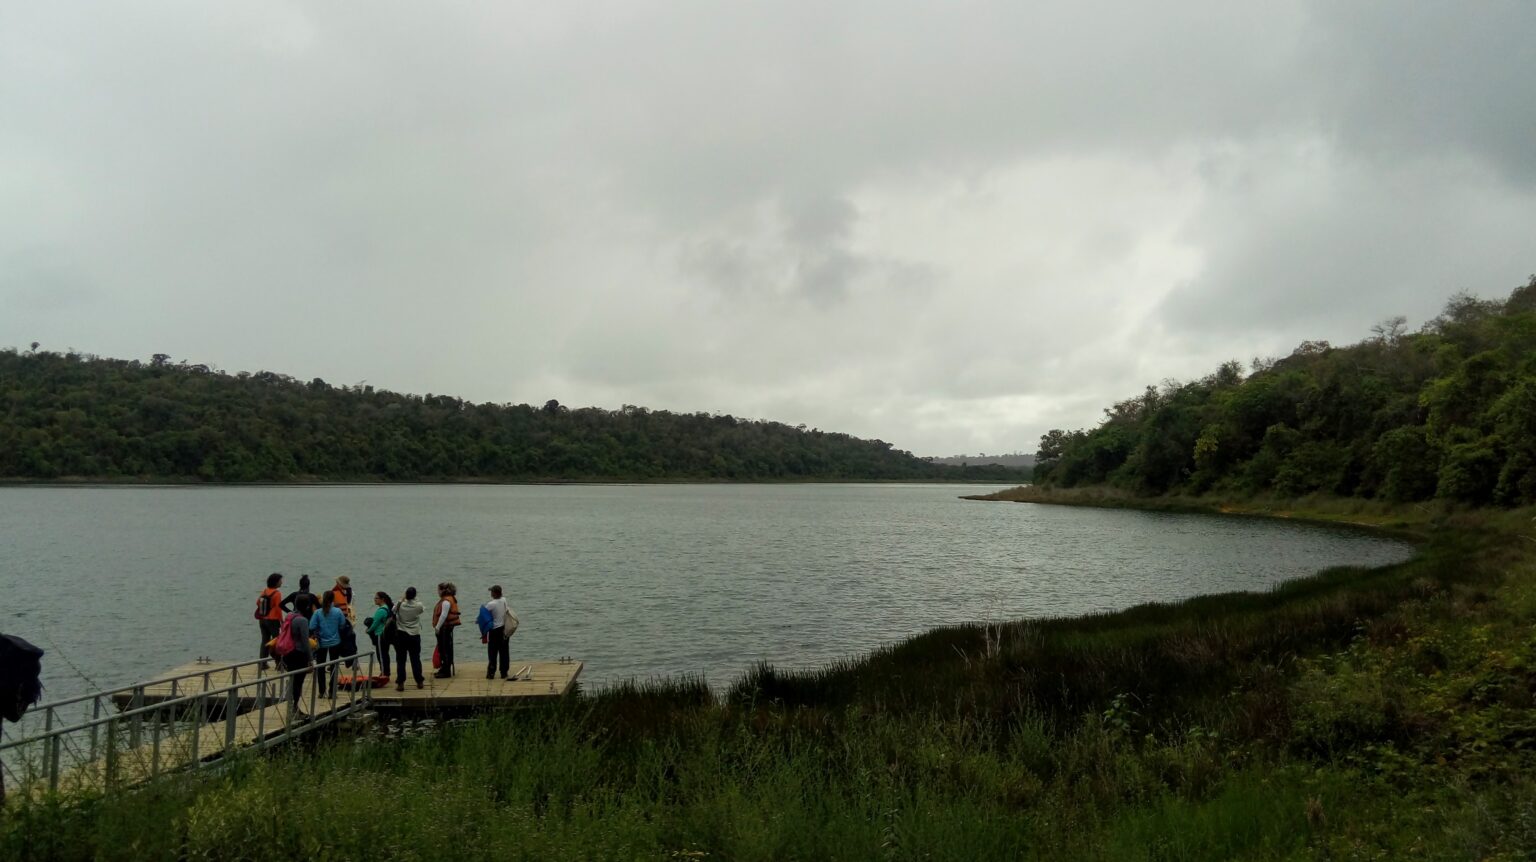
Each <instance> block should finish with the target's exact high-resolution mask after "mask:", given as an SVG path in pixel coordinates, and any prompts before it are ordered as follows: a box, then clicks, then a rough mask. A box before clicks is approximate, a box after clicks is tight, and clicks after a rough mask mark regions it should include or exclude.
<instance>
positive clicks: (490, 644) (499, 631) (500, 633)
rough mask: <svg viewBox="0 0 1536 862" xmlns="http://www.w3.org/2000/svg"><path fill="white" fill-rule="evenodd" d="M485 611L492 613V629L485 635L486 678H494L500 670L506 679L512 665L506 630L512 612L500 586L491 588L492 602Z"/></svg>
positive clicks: (489, 602) (487, 604) (488, 603)
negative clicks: (508, 615)
mask: <svg viewBox="0 0 1536 862" xmlns="http://www.w3.org/2000/svg"><path fill="white" fill-rule="evenodd" d="M485 609H486V610H487V611H490V613H491V629H490V631H488V632H486V633H485V634H486V639H485V655H486V664H485V678H486V679H491V678H492V677H494V676H495V675H496V671H497V670H498V668H499V669H500V671H501V678H502V679H506V678H507V669H508V668H509V667H510V666H511V664H512V651H511V645H510V644H509V643H507V629H506V625H507V614H508V613H511V611H510V610H509V609H508V608H507V600H506V599H504V598H502V597H501V587H500V586H495V587H491V600H490V601H488V602H486V603H485Z"/></svg>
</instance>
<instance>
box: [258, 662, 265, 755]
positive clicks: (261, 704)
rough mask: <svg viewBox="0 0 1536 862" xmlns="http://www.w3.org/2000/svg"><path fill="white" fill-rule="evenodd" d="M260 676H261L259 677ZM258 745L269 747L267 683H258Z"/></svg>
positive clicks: (263, 681) (262, 681)
mask: <svg viewBox="0 0 1536 862" xmlns="http://www.w3.org/2000/svg"><path fill="white" fill-rule="evenodd" d="M258 676H259V675H258ZM256 744H257V745H258V746H261V747H263V748H265V747H266V745H267V681H266V680H261V681H260V682H258V683H256Z"/></svg>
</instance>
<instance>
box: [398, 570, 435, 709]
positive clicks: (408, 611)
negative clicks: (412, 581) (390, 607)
mask: <svg viewBox="0 0 1536 862" xmlns="http://www.w3.org/2000/svg"><path fill="white" fill-rule="evenodd" d="M426 612H427V609H426V607H425V606H424V605H422V603H421V602H418V601H416V588H415V587H406V588H405V598H404V599H401V600H400V603H399V604H397V605H395V691H405V659H406V657H407V656H409V657H410V659H411V671H412V672H413V673H415V674H416V687H417V688H421V687H422V686H423V685H424V684H425V683H426V678H425V677H423V676H422V674H421V618H422V616H423V615H425V614H426Z"/></svg>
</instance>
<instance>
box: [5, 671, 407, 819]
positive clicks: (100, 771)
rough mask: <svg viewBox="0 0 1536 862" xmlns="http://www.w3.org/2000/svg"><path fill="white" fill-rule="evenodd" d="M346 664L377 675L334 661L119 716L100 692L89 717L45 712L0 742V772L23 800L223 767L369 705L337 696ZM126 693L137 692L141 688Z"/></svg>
mask: <svg viewBox="0 0 1536 862" xmlns="http://www.w3.org/2000/svg"><path fill="white" fill-rule="evenodd" d="M348 662H352V663H353V665H354V667H355V668H356V670H355V672H354V673H355V675H356V676H357V677H359V678H371V677H372V676H373V675H374V673H375V672H376V671H377V667H376V661H375V656H374V655H373V654H372V653H363V654H356V655H350V656H338V657H336V658H333V659H330V660H327V661H324V662H320V663H319V664H315V665H309V666H305V667H302V668H296V669H294V670H281V671H279V672H278V673H275V674H270V675H265V676H258V677H256V678H254V679H249V680H243V681H236V682H233V683H231V684H229V685H221V686H219V687H217V688H208V689H206V690H202V691H193V692H189V693H187V694H180V695H178V694H173V695H171V696H170V697H167V698H165V699H163V700H159V701H157V702H154V703H147V704H142V705H138V706H133V707H131V708H129V709H126V710H124V711H122V712H107V711H105V710H102V709H101V701H102V696H101V694H100V693H98V694H97V695H95V697H96V700H95V702H94V704H93V709H92V710H90V717H89V718H87V719H85V720H82V721H77V722H76V723H74V724H69V725H67V726H66V725H62V724H61V722H60V720H59V719H60V718H62V716H60V715H59V714H58V710H57V706H58V704H51V705H49V706H47V707H45V708H44V709H43V710H42V715H41V716H40V718H41V721H42V725H43V727H42V729H41V730H40V731H36V732H34V733H32V734H31V735H28V736H24V737H20V738H15V739H10V740H0V754H3V755H5V757H4V758H0V774H6V773H9V774H10V775H13V776H20V777H23V779H24V780H23V782H22V783H23V786H25V787H29V788H31V790H29V791H28V792H29V793H30V792H46V793H49V794H54V793H59V792H72V791H74V790H81V789H87V788H98V789H99V788H103V787H104V788H106V789H111V788H112V787H117V786H128V785H134V784H139V783H142V782H146V781H153V780H155V779H156V778H158V777H159V776H161V775H163V774H165V773H166V772H169V771H175V770H181V769H191V770H201V769H205V768H219V765H220V764H223V763H225V762H227V760H226V758H228V757H229V756H230V755H232V754H234V753H235V752H237V751H241V750H245V749H264V748H269V747H272V746H274V745H279V744H282V743H284V742H286V741H288V740H290V739H293V738H295V737H297V736H299V735H301V734H305V733H309V732H310V731H312V730H314V729H316V728H319V727H323V726H325V725H328V724H332V723H334V722H337V721H340V720H342V719H345V718H346V717H348V716H350V715H352V714H354V713H355V712H357V711H358V710H359V709H367V708H368V707H370V706H371V705H372V702H373V691H372V685H371V684H362V685H358V684H354V685H350V686H348V692H347V694H346V696H345V698H343V697H342V694H341V691H340V687H339V684H338V681H337V677H338V676H339V675H340V673H341V668H342V667H343V666H344V665H346V664H347V663H348ZM240 664H249V663H248V662H246V663H240ZM228 667H229V666H226V669H227V668H228ZM199 675H200V674H199ZM309 675H313V676H315V677H316V679H315V682H314V685H312V686H311V687H310V690H309V692H307V697H305V698H303V699H302V700H295V699H292V698H293V697H294V696H295V695H296V693H297V692H296V691H295V689H294V688H293V687H292V686H293V685H295V683H293V680H294V679H295V678H302V677H305V676H309ZM322 676H324V677H329V678H330V679H329V685H326V684H322V682H321V679H320V677H322ZM236 679H237V680H238V677H237V678H236ZM131 688H133V689H134V690H136V692H138V693H140V694H142V691H143V689H142V686H133V687H131ZM360 688H361V689H362V693H361V695H359V689H360ZM173 691H174V689H173ZM89 699H90V698H89V697H87V698H80V699H76V700H74V701H73V702H74V703H83V702H85V701H87V700H89ZM306 701H307V703H306ZM66 705H68V704H66ZM278 706H281V707H283V708H284V709H283V710H282V711H281V714H280V715H273V716H269V715H268V712H269V711H271V708H272V707H278ZM218 710H222V712H219V711H218ZM269 718H270V719H273V720H271V721H269ZM146 737H147V738H146ZM66 755H67V760H68V762H67V763H66V762H65V761H66ZM82 782H83V783H82Z"/></svg>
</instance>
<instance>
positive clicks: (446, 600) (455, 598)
mask: <svg viewBox="0 0 1536 862" xmlns="http://www.w3.org/2000/svg"><path fill="white" fill-rule="evenodd" d="M437 596H438V599H437V606H436V607H434V608H433V609H432V628H433V629H434V630H435V631H436V632H437V652H438V655H439V657H440V658H441V659H442V665H443V666H442V667H440V668H438V670H437V677H438V678H439V679H449V678H450V677H452V676H453V630H454V629H455V628H458V626H459V589H458V587H455V586H454V585H453V584H452V583H451V582H449V583H442V584H438V585H437Z"/></svg>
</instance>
